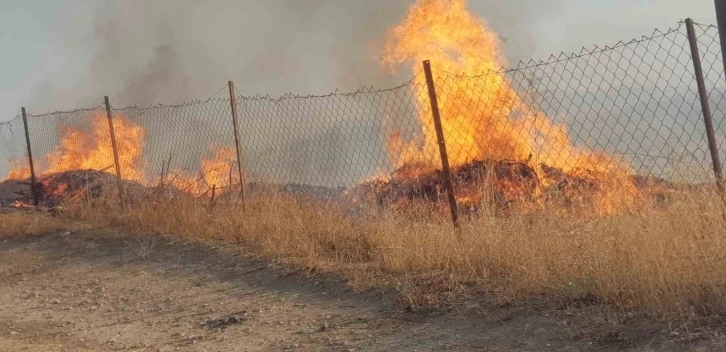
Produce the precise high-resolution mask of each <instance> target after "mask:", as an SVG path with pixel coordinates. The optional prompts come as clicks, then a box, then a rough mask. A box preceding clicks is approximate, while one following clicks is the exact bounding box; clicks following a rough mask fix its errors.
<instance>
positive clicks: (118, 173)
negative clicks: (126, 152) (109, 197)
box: [103, 96, 124, 208]
mask: <svg viewBox="0 0 726 352" xmlns="http://www.w3.org/2000/svg"><path fill="white" fill-rule="evenodd" d="M103 102H104V103H105V104H106V117H107V118H108V131H109V134H110V135H111V148H112V149H113V164H114V166H115V169H116V185H117V186H118V197H119V201H120V202H121V208H123V207H124V192H123V182H122V181H121V165H120V163H119V161H118V148H117V146H116V132H114V130H113V115H112V114H111V104H110V103H109V102H108V96H104V97H103Z"/></svg>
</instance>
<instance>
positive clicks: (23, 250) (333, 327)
mask: <svg viewBox="0 0 726 352" xmlns="http://www.w3.org/2000/svg"><path fill="white" fill-rule="evenodd" d="M0 287H2V289H1V290H0V351H684V350H693V351H721V350H724V349H725V348H726V342H725V340H724V338H723V337H722V335H720V334H719V333H717V332H715V331H716V330H712V329H703V328H702V329H698V330H688V329H687V328H678V327H674V326H667V325H662V324H660V325H659V324H658V323H653V322H651V321H649V320H642V319H639V318H638V317H633V318H632V319H631V320H630V321H619V322H618V323H617V324H615V323H611V322H609V321H608V317H607V314H604V313H602V312H601V311H600V310H599V309H598V308H595V307H587V306H586V305H583V307H579V308H573V307H568V308H559V309H556V308H552V307H551V306H550V307H549V308H546V307H537V305H536V304H533V305H527V306H522V307H511V306H510V307H502V306H492V305H487V304H485V303H477V302H474V301H472V302H470V303H469V304H467V305H462V307H457V308H452V309H446V310H442V309H436V310H434V309H429V310H426V311H420V310H415V311H412V310H411V309H407V307H406V306H405V304H402V303H401V300H399V299H398V298H397V297H398V296H397V294H396V293H395V292H393V291H387V292H384V291H376V290H371V291H367V292H354V291H353V290H352V289H350V288H349V287H348V286H347V285H346V283H345V282H343V280H341V279H339V278H336V277H335V276H330V275H319V274H318V275H311V274H309V273H301V272H295V271H290V270H289V269H285V268H284V267H278V266H274V265H271V264H269V263H267V262H263V261H259V260H252V259H249V258H248V257H245V256H243V255H241V254H239V250H238V249H237V250H236V249H235V248H233V247H224V248H223V247H219V246H212V245H202V244H192V243H186V242H180V241H178V240H177V241H175V240H172V239H167V238H162V237H139V236H128V235H125V234H123V233H121V232H119V231H109V230H103V231H100V230H99V231H83V232H76V233H70V232H61V233H54V234H49V235H46V236H37V237H22V238H7V239H3V240H0Z"/></svg>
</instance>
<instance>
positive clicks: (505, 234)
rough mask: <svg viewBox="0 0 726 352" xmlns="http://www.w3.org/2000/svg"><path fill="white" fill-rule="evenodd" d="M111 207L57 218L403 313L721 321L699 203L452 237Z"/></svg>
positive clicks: (490, 220) (262, 216)
mask: <svg viewBox="0 0 726 352" xmlns="http://www.w3.org/2000/svg"><path fill="white" fill-rule="evenodd" d="M109 204H111V205H112V204H115V202H103V203H101V202H98V203H95V202H92V203H83V204H77V205H75V206H71V207H68V208H67V210H66V215H68V216H71V217H73V218H76V219H81V220H84V221H91V222H94V223H98V224H111V225H121V226H124V227H125V228H127V229H129V230H131V231H135V232H137V233H159V234H176V235H179V236H183V237H185V238H187V239H191V240H204V241H206V240H212V241H224V242H230V243H239V244H241V246H242V247H243V248H244V249H245V250H246V251H247V252H249V253H253V254H256V255H259V256H261V257H264V258H267V259H272V260H276V261H280V262H284V263H289V264H295V265H301V266H304V267H306V268H309V269H311V270H322V271H332V272H339V273H342V274H344V275H347V276H348V277H349V278H351V279H352V281H353V283H354V284H357V285H359V286H363V287H365V286H371V285H380V284H384V285H389V284H394V285H395V284H396V283H398V284H399V288H401V289H402V291H404V293H405V295H404V297H407V298H408V299H409V300H410V302H411V304H440V303H443V302H447V301H449V300H451V299H456V298H461V297H463V296H462V295H463V294H471V293H477V292H478V293H486V295H490V296H493V297H498V298H499V299H501V300H504V301H508V302H516V301H522V300H527V299H530V298H533V297H546V298H547V299H550V300H554V301H556V302H558V303H568V302H573V301H582V300H587V301H595V302H600V303H606V304H608V305H611V306H614V307H617V308H620V309H641V310H646V311H649V312H652V313H656V314H665V315H668V314H677V315H678V316H679V317H688V316H690V317H703V316H713V315H721V314H726V299H725V298H726V227H725V225H726V224H725V223H724V221H723V220H722V218H721V207H720V206H718V204H720V203H719V202H713V200H712V199H710V197H709V196H699V197H693V198H689V199H681V200H679V201H677V202H675V203H674V204H672V205H671V206H670V208H669V209H668V210H667V211H662V212H653V213H649V214H622V215H618V216H616V217H611V218H600V219H589V220H582V219H575V218H566V217H563V216H561V215H554V214H546V213H545V214H537V215H528V216H513V217H506V218H503V217H488V216H484V217H480V218H476V219H470V220H468V221H467V222H466V223H465V224H464V226H463V229H462V230H461V231H460V232H459V233H457V232H456V231H454V230H453V229H451V227H450V225H449V224H448V223H447V221H445V219H436V218H434V219H428V220H427V221H412V220H411V218H410V216H405V215H403V214H399V213H384V214H377V213H376V214H366V215H364V216H362V217H358V218H352V217H346V216H344V215H343V214H342V212H341V211H340V210H338V209H336V208H335V207H332V206H325V205H322V204H311V203H310V202H306V201H302V200H298V199H293V198H290V197H283V196H279V195H278V196H269V195H268V196H256V197H252V198H251V199H248V202H247V204H246V207H245V208H244V209H243V207H242V206H240V205H235V204H217V205H216V206H214V207H211V206H210V205H209V202H208V201H199V200H192V199H183V198H178V199H175V200H171V201H170V200H164V201H158V202H146V203H139V204H135V205H133V206H131V207H130V208H129V209H128V211H127V212H125V213H122V212H120V211H118V209H115V208H113V207H112V206H111V205H109ZM51 224H52V223H51ZM5 226H6V227H7V228H14V226H13V225H9V226H8V225H5ZM45 226H50V225H45ZM15 231H17V230H15Z"/></svg>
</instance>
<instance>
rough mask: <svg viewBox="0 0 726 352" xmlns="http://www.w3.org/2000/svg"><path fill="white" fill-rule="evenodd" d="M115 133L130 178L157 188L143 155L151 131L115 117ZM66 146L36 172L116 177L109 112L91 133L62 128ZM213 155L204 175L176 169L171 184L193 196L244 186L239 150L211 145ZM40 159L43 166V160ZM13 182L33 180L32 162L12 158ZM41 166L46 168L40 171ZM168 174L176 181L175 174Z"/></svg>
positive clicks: (97, 114)
mask: <svg viewBox="0 0 726 352" xmlns="http://www.w3.org/2000/svg"><path fill="white" fill-rule="evenodd" d="M113 122H114V134H115V136H116V146H117V151H118V161H119V165H120V167H121V177H122V179H124V180H129V181H135V182H138V183H140V184H142V185H145V186H153V185H154V182H153V181H151V179H152V177H149V175H148V174H147V172H146V167H147V162H146V160H145V159H144V157H143V147H144V143H145V141H146V131H145V130H144V128H143V127H142V126H140V125H139V124H137V123H135V122H134V121H132V120H131V119H129V118H128V117H126V116H124V115H122V114H117V115H115V116H114V120H113ZM60 132H61V134H62V137H61V140H60V143H59V144H58V145H57V146H56V148H55V149H53V150H52V151H51V152H49V153H48V154H47V155H44V156H41V157H40V159H42V160H39V159H36V160H38V161H36V162H35V164H36V173H37V174H38V176H39V177H41V178H42V177H44V176H48V175H52V174H56V173H60V172H65V171H73V170H89V169H90V170H97V171H104V172H107V173H111V174H115V162H114V155H113V148H112V144H111V139H110V134H109V125H108V120H107V118H106V115H105V112H103V111H94V112H93V113H92V116H91V126H90V128H89V129H83V128H77V127H71V126H60ZM209 151H210V152H211V153H210V154H211V157H210V158H207V157H205V156H206V155H201V156H200V159H201V162H200V168H199V169H200V170H199V176H192V175H188V174H186V173H185V172H184V171H182V170H173V171H170V172H169V174H170V175H172V174H173V175H174V177H173V178H172V179H171V180H170V182H171V183H172V184H173V185H174V186H176V187H177V188H179V189H181V190H183V191H185V192H187V193H190V194H205V193H207V192H208V191H209V190H210V189H211V188H217V189H222V188H224V187H227V186H229V185H234V184H239V182H240V177H239V175H238V172H235V171H234V170H235V169H233V166H234V165H236V160H237V159H236V153H235V150H234V148H232V147H226V146H217V145H210V147H209ZM39 161H40V162H39ZM9 164H10V168H11V169H10V173H9V174H8V178H9V179H16V180H24V179H28V178H30V168H29V166H28V163H27V159H26V158H20V159H11V160H9ZM38 165H40V167H41V169H37V166H38ZM170 175H166V177H169V178H171V177H172V176H170Z"/></svg>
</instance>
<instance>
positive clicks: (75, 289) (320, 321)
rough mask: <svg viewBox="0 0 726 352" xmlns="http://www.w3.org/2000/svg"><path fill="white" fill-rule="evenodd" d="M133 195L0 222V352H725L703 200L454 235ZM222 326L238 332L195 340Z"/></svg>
mask: <svg viewBox="0 0 726 352" xmlns="http://www.w3.org/2000/svg"><path fill="white" fill-rule="evenodd" d="M111 189H113V188H111ZM128 198H129V200H127V202H129V204H127V207H126V209H125V210H122V209H120V208H119V205H118V204H119V202H118V199H116V198H113V196H112V195H106V196H102V197H100V198H96V199H90V198H88V197H87V198H86V199H82V200H79V201H66V202H65V203H63V205H62V206H60V207H56V208H54V209H52V210H46V211H42V210H34V209H24V208H11V209H9V210H7V211H5V212H4V213H3V214H2V215H0V217H2V221H1V222H0V234H2V237H3V238H4V240H3V242H2V245H1V246H0V250H1V251H2V252H3V253H2V256H1V258H2V260H0V272H2V273H3V274H2V280H3V281H4V282H3V285H4V287H7V288H8V289H7V290H4V291H3V295H2V297H0V309H1V310H0V316H3V322H7V323H5V326H4V327H0V329H2V330H3V331H4V333H3V334H2V335H0V346H3V344H5V346H8V347H7V348H10V349H11V350H14V349H20V348H21V347H23V348H29V349H31V350H33V349H35V350H47V348H61V349H66V350H94V351H96V350H106V349H107V350H129V351H131V350H173V349H174V348H180V349H181V350H226V349H225V347H224V346H236V348H242V347H240V346H244V348H242V349H241V350H284V349H289V350H301V351H307V350H310V351H312V350H325V351H327V350H329V351H339V350H360V351H371V350H381V351H383V350H391V349H401V350H410V351H414V350H416V351H421V350H431V351H434V350H437V351H438V350H447V349H448V350H455V351H458V350H490V351H497V350H502V351H532V350H565V349H567V350H574V351H577V350H583V351H585V350H605V351H607V350H633V351H636V350H637V351H641V350H648V348H650V349H651V350H673V351H676V350H683V349H692V350H704V351H708V350H714V351H715V350H721V348H723V346H722V344H723V343H726V341H724V340H723V339H722V336H723V335H722V334H723V331H722V323H721V322H722V316H723V315H724V311H723V309H724V306H723V303H722V302H724V300H723V295H724V291H723V287H724V286H723V278H724V277H726V273H724V272H723V270H724V269H723V265H722V264H723V263H724V253H725V252H724V248H723V247H722V246H723V241H722V240H721V238H722V237H723V235H724V230H723V219H722V218H721V212H720V206H718V204H720V203H719V202H715V203H709V202H713V201H714V200H713V199H710V198H709V197H707V196H706V195H702V196H699V197H695V196H694V197H691V198H685V199H681V200H679V201H678V202H677V203H674V204H672V205H671V206H670V207H669V208H668V210H665V211H663V212H661V213H652V214H649V215H647V216H644V215H642V214H630V215H626V214H623V215H619V216H617V217H614V218H613V217H608V218H601V219H586V220H581V219H576V218H571V219H563V218H562V216H561V215H554V214H552V215H551V216H548V215H547V214H546V213H542V214H530V215H521V216H507V217H502V216H480V217H477V218H472V219H467V220H466V221H465V222H464V223H463V225H462V228H461V229H460V230H459V231H456V230H453V228H451V226H450V223H449V222H448V221H447V219H446V218H441V219H436V218H433V219H432V218H431V216H428V217H427V218H428V219H427V220H421V219H420V218H419V217H417V216H418V215H419V214H418V213H423V212H426V213H425V214H431V211H430V209H427V208H425V207H424V208H421V209H414V210H416V211H414V210H411V209H409V211H407V212H405V213H404V212H400V211H386V212H373V211H364V212H363V214H359V215H358V216H350V215H346V214H343V213H342V211H341V210H340V208H339V207H336V206H334V205H333V204H332V203H330V202H317V201H315V200H312V199H309V198H305V197H299V196H292V195H289V194H286V193H260V194H257V195H249V196H248V198H247V200H246V202H245V203H244V205H243V204H242V203H241V202H238V201H235V200H224V198H223V197H220V198H218V199H217V201H216V202H210V201H209V199H208V198H204V199H202V200H200V199H199V198H196V197H186V196H181V195H177V196H171V197H161V196H159V198H158V199H157V200H156V201H150V200H148V199H144V200H143V201H140V200H131V197H130V196H129V197H128ZM316 202H317V203H316ZM422 207H423V206H422ZM69 278H73V279H72V280H69ZM242 311H244V312H245V313H239V312H242ZM235 314H236V315H235ZM240 314H241V315H240ZM229 316H234V319H237V318H239V320H241V321H242V322H241V323H234V324H231V326H229V327H228V328H226V329H219V328H211V329H210V328H204V324H205V323H207V322H211V323H210V324H215V319H222V320H224V319H227V318H229ZM224 321H226V320H224ZM235 321H236V320H235ZM217 323H219V322H217ZM220 324H222V325H224V323H220ZM89 328H90V330H88V329H89Z"/></svg>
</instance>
